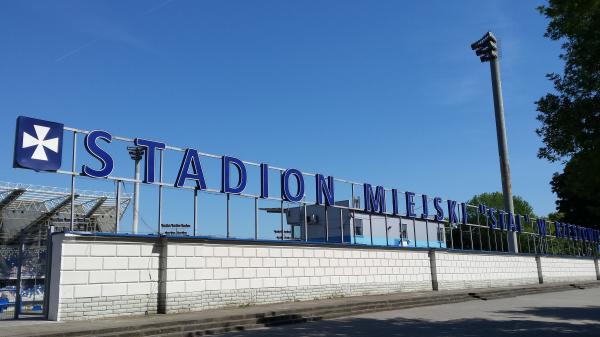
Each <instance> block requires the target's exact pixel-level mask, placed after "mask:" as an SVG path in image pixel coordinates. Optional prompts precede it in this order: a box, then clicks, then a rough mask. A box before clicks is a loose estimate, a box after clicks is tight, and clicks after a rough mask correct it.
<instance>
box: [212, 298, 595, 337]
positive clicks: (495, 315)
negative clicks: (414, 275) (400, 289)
mask: <svg viewBox="0 0 600 337" xmlns="http://www.w3.org/2000/svg"><path fill="white" fill-rule="evenodd" d="M223 336H226V337H234V336H235V337H254V336H257V337H258V336H261V337H288V336H294V337H301V336H307V337H308V336H310V337H313V336H314V337H316V336H338V337H345V336H377V337H378V336H386V337H404V336H407V337H408V336H410V337H429V336H431V337H434V336H435V337H444V336H467V337H468V336H485V337H497V336H513V337H516V336H519V337H520V336H525V337H527V336H535V337H547V336H595V337H599V336H600V288H592V289H585V290H570V291H564V292H557V293H546V294H539V295H528V296H521V297H514V298H506V299H497V300H489V301H484V300H477V301H470V302H464V303H455V304H444V305H438V306H431V307H421V308H412V309H403V310H394V311H384V312H378V313H370V314H364V315H358V316H351V317H345V318H340V319H336V320H329V321H321V322H313V323H304V324H295V325H286V326H279V327H272V328H263V329H257V330H250V331H243V332H234V333H229V334H226V335H223Z"/></svg>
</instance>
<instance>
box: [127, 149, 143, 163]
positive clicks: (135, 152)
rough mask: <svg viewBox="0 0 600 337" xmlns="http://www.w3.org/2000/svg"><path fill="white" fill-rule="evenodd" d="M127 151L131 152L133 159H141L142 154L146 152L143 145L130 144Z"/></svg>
mask: <svg viewBox="0 0 600 337" xmlns="http://www.w3.org/2000/svg"><path fill="white" fill-rule="evenodd" d="M127 152H129V156H130V157H131V159H133V160H136V161H137V160H141V159H142V155H143V154H144V148H143V147H141V146H128V147H127Z"/></svg>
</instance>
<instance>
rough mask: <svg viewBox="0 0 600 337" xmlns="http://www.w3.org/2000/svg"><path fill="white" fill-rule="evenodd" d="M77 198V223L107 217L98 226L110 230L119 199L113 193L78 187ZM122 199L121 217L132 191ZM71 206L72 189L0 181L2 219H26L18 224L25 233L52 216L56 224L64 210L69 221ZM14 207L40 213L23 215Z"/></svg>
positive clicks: (100, 228)
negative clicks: (32, 217) (33, 216)
mask: <svg viewBox="0 0 600 337" xmlns="http://www.w3.org/2000/svg"><path fill="white" fill-rule="evenodd" d="M74 200H75V201H74V206H75V207H74V209H75V218H76V221H77V222H78V223H84V222H89V221H90V219H101V218H106V220H103V221H100V223H99V224H98V226H99V228H97V230H99V231H110V230H111V225H110V224H109V223H112V222H114V220H109V219H110V218H112V219H114V216H115V206H116V202H117V201H116V197H115V194H114V193H111V192H99V191H88V190H75V198H74ZM119 201H120V205H119V206H120V207H119V217H121V216H122V215H123V213H125V210H126V209H127V206H128V205H129V202H130V201H131V195H130V194H127V193H121V195H120V200H119ZM70 206H71V191H70V190H69V189H63V188H58V187H48V186H39V185H32V184H22V183H10V182H2V181H0V219H1V220H8V219H10V220H13V221H23V223H22V225H21V226H19V227H21V232H23V233H25V234H28V231H30V230H31V229H34V227H35V228H38V227H39V226H38V225H39V224H41V223H47V222H48V221H49V220H53V222H54V223H53V224H54V225H56V223H55V222H56V218H57V216H59V215H61V216H63V218H64V215H65V213H69V214H68V215H69V218H68V219H63V220H64V222H63V223H67V222H69V223H70ZM11 210H12V211H23V212H24V211H29V212H33V213H37V214H39V216H37V217H36V218H34V219H25V218H20V215H19V213H22V212H8V211H11ZM13 214H14V215H13ZM112 228H114V226H112Z"/></svg>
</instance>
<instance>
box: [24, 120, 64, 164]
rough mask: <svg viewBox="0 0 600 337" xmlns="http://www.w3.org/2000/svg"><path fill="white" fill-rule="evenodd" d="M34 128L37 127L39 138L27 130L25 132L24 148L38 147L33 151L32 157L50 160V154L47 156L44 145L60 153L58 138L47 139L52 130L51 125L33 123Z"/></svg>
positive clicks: (36, 131)
mask: <svg viewBox="0 0 600 337" xmlns="http://www.w3.org/2000/svg"><path fill="white" fill-rule="evenodd" d="M33 128H34V129H35V134H36V136H37V138H36V137H33V136H32V135H30V134H28V133H27V132H23V148H27V147H32V146H35V147H36V148H35V151H33V155H32V156H31V159H36V160H43V161H48V156H46V150H45V149H44V147H46V148H48V149H49V150H51V151H53V152H55V153H58V138H52V139H46V136H47V135H48V131H50V128H49V127H46V126H41V125H33Z"/></svg>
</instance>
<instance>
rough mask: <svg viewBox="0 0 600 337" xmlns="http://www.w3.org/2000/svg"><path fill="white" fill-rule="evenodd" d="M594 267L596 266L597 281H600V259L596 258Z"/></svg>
mask: <svg viewBox="0 0 600 337" xmlns="http://www.w3.org/2000/svg"><path fill="white" fill-rule="evenodd" d="M594 265H595V266H596V280H598V281H600V267H598V257H597V256H596V257H594Z"/></svg>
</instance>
